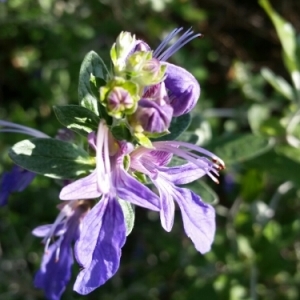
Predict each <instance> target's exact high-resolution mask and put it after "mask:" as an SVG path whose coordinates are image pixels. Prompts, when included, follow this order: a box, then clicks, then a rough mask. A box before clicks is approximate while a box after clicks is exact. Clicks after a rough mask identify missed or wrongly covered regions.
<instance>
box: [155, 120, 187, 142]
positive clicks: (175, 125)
mask: <svg viewBox="0 0 300 300" xmlns="http://www.w3.org/2000/svg"><path fill="white" fill-rule="evenodd" d="M190 123H191V115H190V114H185V115H182V116H179V117H174V118H173V119H172V122H171V125H170V127H169V131H170V133H169V134H166V135H164V136H162V137H159V138H155V139H152V140H153V141H172V140H175V139H176V138H178V137H179V136H180V135H181V134H182V133H183V132H184V131H185V130H186V129H187V128H188V127H189V125H190Z"/></svg>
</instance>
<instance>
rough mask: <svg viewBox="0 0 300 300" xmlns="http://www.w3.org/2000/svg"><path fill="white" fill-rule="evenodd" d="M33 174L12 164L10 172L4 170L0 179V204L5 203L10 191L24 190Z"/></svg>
mask: <svg viewBox="0 0 300 300" xmlns="http://www.w3.org/2000/svg"><path fill="white" fill-rule="evenodd" d="M35 175H36V174H35V173H32V172H30V171H27V170H25V169H23V168H21V167H19V166H14V167H13V168H12V169H11V171H10V172H4V173H3V174H2V177H1V181H0V206H4V205H6V204H7V202H8V197H9V196H10V194H11V193H14V192H22V191H23V190H25V188H26V187H27V186H28V185H29V184H30V183H31V182H32V180H33V179H34V177H35Z"/></svg>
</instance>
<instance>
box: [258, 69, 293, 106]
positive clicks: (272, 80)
mask: <svg viewBox="0 0 300 300" xmlns="http://www.w3.org/2000/svg"><path fill="white" fill-rule="evenodd" d="M261 75H262V76H263V78H264V79H265V80H266V81H268V83H269V84H270V85H272V86H273V88H274V89H275V90H276V91H277V92H279V93H280V94H281V95H282V96H284V97H285V98H286V99H288V100H291V101H293V100H294V99H295V94H294V91H293V88H292V87H291V85H290V84H289V83H288V82H287V81H286V80H285V79H283V78H282V77H280V76H276V75H275V74H274V73H273V72H272V71H271V70H270V69H268V68H263V69H262V70H261Z"/></svg>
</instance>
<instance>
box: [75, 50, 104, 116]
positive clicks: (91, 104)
mask: <svg viewBox="0 0 300 300" xmlns="http://www.w3.org/2000/svg"><path fill="white" fill-rule="evenodd" d="M107 74H108V70H107V68H106V66H105V64H104V62H103V60H102V59H101V58H100V56H99V55H98V54H97V53H96V52H94V51H90V52H89V53H88V54H87V55H86V56H85V58H84V60H83V62H82V64H81V67H80V73H79V85H78V96H79V104H80V105H81V106H83V107H85V108H88V109H89V110H91V111H93V112H94V113H95V114H96V115H99V110H98V97H97V95H95V93H94V92H93V89H94V87H93V85H94V84H95V82H97V80H95V77H96V78H100V79H103V80H106V77H107ZM91 84H92V85H91Z"/></svg>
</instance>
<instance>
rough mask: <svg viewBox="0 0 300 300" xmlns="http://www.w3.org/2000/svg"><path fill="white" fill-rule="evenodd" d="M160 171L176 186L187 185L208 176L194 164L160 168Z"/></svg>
mask: <svg viewBox="0 0 300 300" xmlns="http://www.w3.org/2000/svg"><path fill="white" fill-rule="evenodd" d="M159 171H160V172H163V176H164V177H165V178H166V179H167V180H168V181H170V182H172V183H173V184H175V185H178V184H187V183H190V182H193V181H195V180H197V179H199V178H201V177H203V176H204V175H206V172H205V171H204V170H203V169H201V168H199V166H197V165H195V164H193V163H187V164H184V165H180V166H175V167H170V168H168V167H160V168H159Z"/></svg>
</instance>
